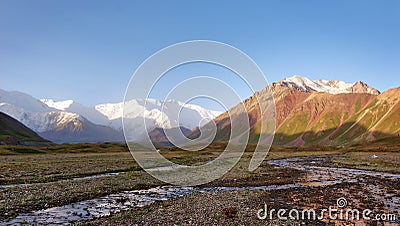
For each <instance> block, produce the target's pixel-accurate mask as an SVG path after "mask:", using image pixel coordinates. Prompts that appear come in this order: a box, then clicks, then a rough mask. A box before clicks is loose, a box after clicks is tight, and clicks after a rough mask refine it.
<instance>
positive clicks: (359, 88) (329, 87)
mask: <svg viewBox="0 0 400 226" xmlns="http://www.w3.org/2000/svg"><path fill="white" fill-rule="evenodd" d="M277 84H279V85H281V86H286V87H289V88H295V89H298V90H300V91H303V92H324V93H330V94H339V93H369V94H375V95H377V94H379V93H380V92H379V91H378V90H377V89H375V88H372V87H370V86H368V85H367V84H365V83H364V82H362V81H359V82H355V83H346V82H343V81H338V80H311V79H309V78H306V77H302V76H299V75H295V76H293V77H290V78H285V79H283V80H281V81H279V82H276V83H275V85H277Z"/></svg>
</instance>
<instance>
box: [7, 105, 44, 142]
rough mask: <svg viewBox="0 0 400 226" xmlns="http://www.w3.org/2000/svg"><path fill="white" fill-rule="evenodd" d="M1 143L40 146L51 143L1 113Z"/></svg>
mask: <svg viewBox="0 0 400 226" xmlns="http://www.w3.org/2000/svg"><path fill="white" fill-rule="evenodd" d="M0 142H1V143H3V144H28V145H38V144H46V143H50V142H49V141H48V140H45V139H43V138H42V137H40V136H39V135H37V134H36V133H35V132H34V131H32V130H31V129H29V128H28V127H26V126H24V125H23V124H22V123H20V122H19V121H17V120H15V119H14V118H12V117H10V116H8V115H6V114H4V113H3V112H0Z"/></svg>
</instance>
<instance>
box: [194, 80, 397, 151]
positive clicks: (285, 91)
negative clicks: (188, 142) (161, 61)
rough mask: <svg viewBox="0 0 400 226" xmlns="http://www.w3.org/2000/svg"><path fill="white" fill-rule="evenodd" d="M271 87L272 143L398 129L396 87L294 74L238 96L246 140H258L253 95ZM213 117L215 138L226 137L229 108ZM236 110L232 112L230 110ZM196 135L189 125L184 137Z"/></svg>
mask: <svg viewBox="0 0 400 226" xmlns="http://www.w3.org/2000/svg"><path fill="white" fill-rule="evenodd" d="M271 92H272V95H273V96H274V101H275V106H276V112H275V114H276V129H275V137H274V141H273V142H274V144H276V145H293V146H296V145H313V144H322V145H349V144H353V143H360V142H365V141H371V140H375V139H378V138H381V137H390V136H399V135H400V88H396V89H390V90H387V91H385V92H383V93H380V92H379V91H378V90H377V89H374V88H372V87H370V86H368V85H367V84H365V83H364V82H361V81H359V82H356V83H345V82H342V81H337V80H330V81H326V80H314V81H313V80H310V79H308V78H305V77H302V76H293V77H291V78H286V79H283V80H281V81H278V82H274V83H272V84H270V85H269V86H268V87H266V88H265V89H264V90H262V91H260V92H257V93H255V94H254V95H253V96H251V97H250V98H248V99H246V100H244V101H243V103H244V105H245V108H246V111H247V114H248V116H249V118H250V119H251V120H250V125H251V126H252V127H253V129H252V130H251V131H250V142H257V141H258V137H259V135H260V134H259V132H258V131H257V129H255V128H258V127H259V125H260V123H261V122H260V121H261V119H260V115H261V114H260V109H259V107H257V106H258V104H257V99H263V98H267V96H268V95H269V94H270V93H271ZM235 108H236V107H233V108H232V109H231V110H229V111H227V112H225V113H223V114H221V115H220V116H218V117H217V118H215V119H214V123H215V124H216V125H217V135H216V138H215V140H216V141H227V140H228V139H229V137H230V131H231V124H230V121H229V112H230V111H232V112H234V111H235V110H234V109H235ZM235 113H236V114H237V112H235ZM198 136H199V131H198V130H197V131H194V132H193V133H192V134H191V135H189V137H191V138H195V137H198Z"/></svg>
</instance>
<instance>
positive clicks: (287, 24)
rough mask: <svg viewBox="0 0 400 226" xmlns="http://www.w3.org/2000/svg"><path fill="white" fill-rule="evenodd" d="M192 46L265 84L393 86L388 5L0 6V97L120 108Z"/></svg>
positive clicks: (398, 72)
mask: <svg viewBox="0 0 400 226" xmlns="http://www.w3.org/2000/svg"><path fill="white" fill-rule="evenodd" d="M194 39H207V40H215V41H220V42H224V43H227V44H230V45H233V46H235V47H237V48H239V49H241V50H242V51H244V52H245V53H247V54H248V55H249V56H250V57H251V58H252V59H253V60H255V62H256V63H257V64H258V65H259V66H260V68H261V69H262V70H263V72H264V74H265V75H266V77H267V79H268V81H269V82H272V81H277V80H280V79H283V78H285V77H290V76H292V75H295V74H299V75H303V76H307V77H309V78H311V79H338V80H344V81H346V82H355V81H358V80H363V81H365V82H366V83H368V84H369V85H371V86H373V87H376V88H378V89H379V90H381V91H384V90H386V89H388V88H391V87H398V86H400V1H396V0H395V1H377V0H376V1H374V0H373V1H365V0H361V1H355V0H352V1H347V0H343V1H298V0H293V1H88V0H85V1H77V0H76V1H75V0H65V1H61V0H59V1H53V0H51V1H20V0H1V1H0V88H1V89H5V90H18V91H22V92H26V93H28V94H31V95H33V96H34V97H37V98H44V97H49V98H53V99H55V100H65V99H74V100H76V101H79V102H81V103H83V104H85V105H89V106H90V105H94V104H98V103H104V102H118V101H122V98H123V94H124V91H125V88H126V86H127V84H128V82H129V79H130V77H131V75H132V74H133V72H134V71H135V69H136V68H137V67H138V66H139V65H140V64H141V62H143V61H144V60H145V59H146V58H147V57H149V56H150V55H152V54H153V53H154V52H156V51H157V50H159V49H161V48H164V47H166V46H168V45H171V44H174V43H177V42H182V41H187V40H194ZM193 72H194V73H195V72H196V70H195V68H194V69H193ZM239 92H242V95H243V96H244V97H246V96H247V95H249V93H247V91H246V90H245V89H243V90H239Z"/></svg>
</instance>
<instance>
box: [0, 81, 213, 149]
mask: <svg viewBox="0 0 400 226" xmlns="http://www.w3.org/2000/svg"><path fill="white" fill-rule="evenodd" d="M125 104H126V109H125V111H126V112H125V116H126V117H125V120H126V121H127V122H128V123H132V124H133V126H134V131H133V132H134V134H135V137H134V138H139V137H142V136H143V135H144V134H145V133H147V132H150V131H151V130H153V129H155V128H165V129H170V128H174V127H179V126H182V127H185V128H187V129H192V128H194V127H197V126H201V125H204V124H205V123H206V122H208V121H209V120H211V119H213V118H214V117H216V116H217V115H219V114H220V112H218V111H212V110H207V109H204V108H202V107H200V106H197V105H191V104H184V103H181V102H179V101H175V100H169V101H167V102H165V103H163V102H161V101H158V100H153V99H147V104H145V100H132V101H128V102H126V103H125ZM123 105H124V104H123V103H107V104H99V105H96V106H94V107H86V106H84V105H82V104H80V103H78V102H76V101H73V100H66V101H54V100H52V99H42V100H37V99H35V98H34V97H32V96H30V95H28V94H24V93H21V92H8V91H4V90H1V89H0V111H1V112H4V113H6V114H8V115H10V116H12V117H13V118H15V119H17V120H18V121H20V122H22V123H23V124H25V125H26V126H27V127H29V128H31V129H32V130H34V131H36V132H37V133H39V134H40V135H41V136H43V137H45V138H46V139H49V140H51V141H54V142H101V141H117V140H118V141H121V140H123V134H122V115H123ZM178 112H180V113H179V114H178ZM178 115H179V120H178V118H177V117H176V116H178ZM143 120H145V121H146V128H144V127H143V126H139V125H141V124H143V123H142V122H143Z"/></svg>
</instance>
